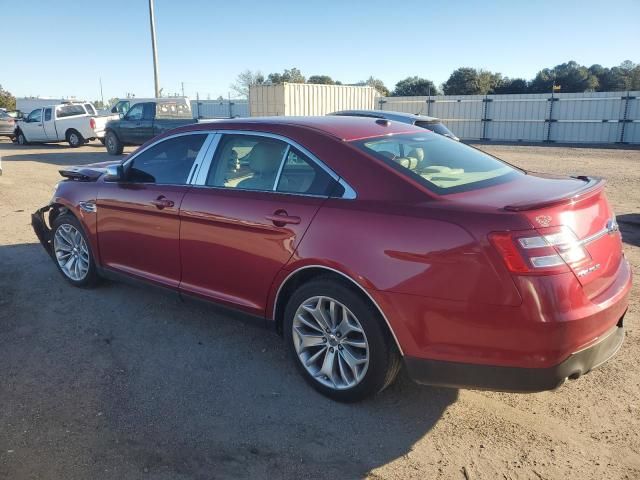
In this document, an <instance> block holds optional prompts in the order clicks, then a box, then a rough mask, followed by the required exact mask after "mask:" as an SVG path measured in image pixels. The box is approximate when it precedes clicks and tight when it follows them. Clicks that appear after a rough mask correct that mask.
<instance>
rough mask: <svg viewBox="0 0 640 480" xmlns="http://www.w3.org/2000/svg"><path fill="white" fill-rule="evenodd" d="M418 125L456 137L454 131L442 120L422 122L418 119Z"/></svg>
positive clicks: (440, 133)
mask: <svg viewBox="0 0 640 480" xmlns="http://www.w3.org/2000/svg"><path fill="white" fill-rule="evenodd" d="M416 126H417V127H421V128H426V129H427V130H431V131H432V132H434V133H437V134H439V135H445V136H449V137H455V135H454V134H453V132H452V131H451V130H449V129H448V128H447V127H445V126H444V125H443V124H442V123H440V122H420V121H418V122H416Z"/></svg>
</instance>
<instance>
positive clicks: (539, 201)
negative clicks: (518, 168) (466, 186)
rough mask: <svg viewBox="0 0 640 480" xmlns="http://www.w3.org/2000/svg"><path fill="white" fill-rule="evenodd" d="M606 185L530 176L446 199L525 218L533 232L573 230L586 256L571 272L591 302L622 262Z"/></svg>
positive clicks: (578, 179)
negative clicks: (564, 228) (551, 228)
mask: <svg viewBox="0 0 640 480" xmlns="http://www.w3.org/2000/svg"><path fill="white" fill-rule="evenodd" d="M604 186H605V181H604V180H602V179H599V178H592V177H560V176H553V175H540V174H531V173H528V174H527V175H521V176H519V177H518V178H516V179H515V180H513V181H511V182H507V183H505V184H502V185H497V186H495V187H490V188H486V189H479V190H474V191H472V192H466V193H463V194H457V195H448V196H447V198H448V199H449V198H451V199H452V200H455V201H461V202H465V203H466V202H473V203H474V204H476V205H477V204H483V205H485V206H489V207H495V208H497V209H501V210H506V211H508V212H513V213H514V214H518V215H522V216H524V217H525V218H526V219H527V220H528V222H529V223H530V224H531V226H532V227H533V228H534V229H538V230H539V229H543V230H544V229H546V228H548V227H568V228H569V229H571V231H572V232H573V233H574V234H575V236H576V237H577V239H578V242H579V243H580V245H581V246H582V248H583V249H584V250H585V251H586V252H587V253H588V257H587V258H585V259H583V260H581V261H579V262H576V263H574V264H570V265H569V267H570V268H571V270H572V271H573V273H574V274H575V275H576V277H577V278H578V280H579V282H580V283H581V284H582V286H583V289H584V291H585V293H586V295H587V296H588V297H589V298H593V297H595V296H597V295H598V294H600V293H601V292H603V291H604V290H605V289H606V288H607V287H608V286H609V285H611V283H613V281H614V280H615V274H616V272H617V270H618V267H619V264H620V261H621V257H622V241H621V237H620V233H619V231H618V225H617V222H616V219H615V215H614V213H613V211H612V209H611V206H610V205H609V202H608V200H607V198H606V195H605V192H604ZM454 197H455V198H454Z"/></svg>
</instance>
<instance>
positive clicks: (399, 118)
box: [329, 110, 440, 124]
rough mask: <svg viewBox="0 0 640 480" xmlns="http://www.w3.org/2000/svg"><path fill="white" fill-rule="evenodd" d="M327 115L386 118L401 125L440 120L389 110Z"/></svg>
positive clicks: (346, 111)
mask: <svg viewBox="0 0 640 480" xmlns="http://www.w3.org/2000/svg"><path fill="white" fill-rule="evenodd" d="M329 115H335V116H350V115H351V116H356V117H374V118H386V119H387V120H393V121H396V122H402V123H411V124H413V123H415V122H439V121H440V119H438V118H436V117H428V116H426V115H419V114H417V113H416V114H414V113H407V112H394V111H391V110H340V111H337V112H333V113H330V114H329Z"/></svg>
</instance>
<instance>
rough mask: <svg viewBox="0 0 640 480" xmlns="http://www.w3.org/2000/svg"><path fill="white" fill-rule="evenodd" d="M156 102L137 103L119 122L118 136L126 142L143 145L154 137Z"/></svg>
mask: <svg viewBox="0 0 640 480" xmlns="http://www.w3.org/2000/svg"><path fill="white" fill-rule="evenodd" d="M154 106H155V104H154V103H152V102H148V103H136V104H135V105H134V106H133V107H131V108H130V109H129V111H128V112H127V114H126V115H125V116H124V117H123V118H122V119H121V120H120V121H119V122H118V136H119V138H120V140H121V141H122V142H123V143H125V144H130V145H142V144H143V143H144V142H146V141H147V140H148V139H150V138H151V137H153V109H154Z"/></svg>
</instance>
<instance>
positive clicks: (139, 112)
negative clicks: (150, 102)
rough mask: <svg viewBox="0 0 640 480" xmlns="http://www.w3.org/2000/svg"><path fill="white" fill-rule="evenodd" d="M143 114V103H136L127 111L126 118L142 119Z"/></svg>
mask: <svg viewBox="0 0 640 480" xmlns="http://www.w3.org/2000/svg"><path fill="white" fill-rule="evenodd" d="M143 114H144V103H136V104H135V105H134V106H133V107H131V108H130V109H129V111H128V112H127V116H126V118H127V120H142V117H143Z"/></svg>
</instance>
